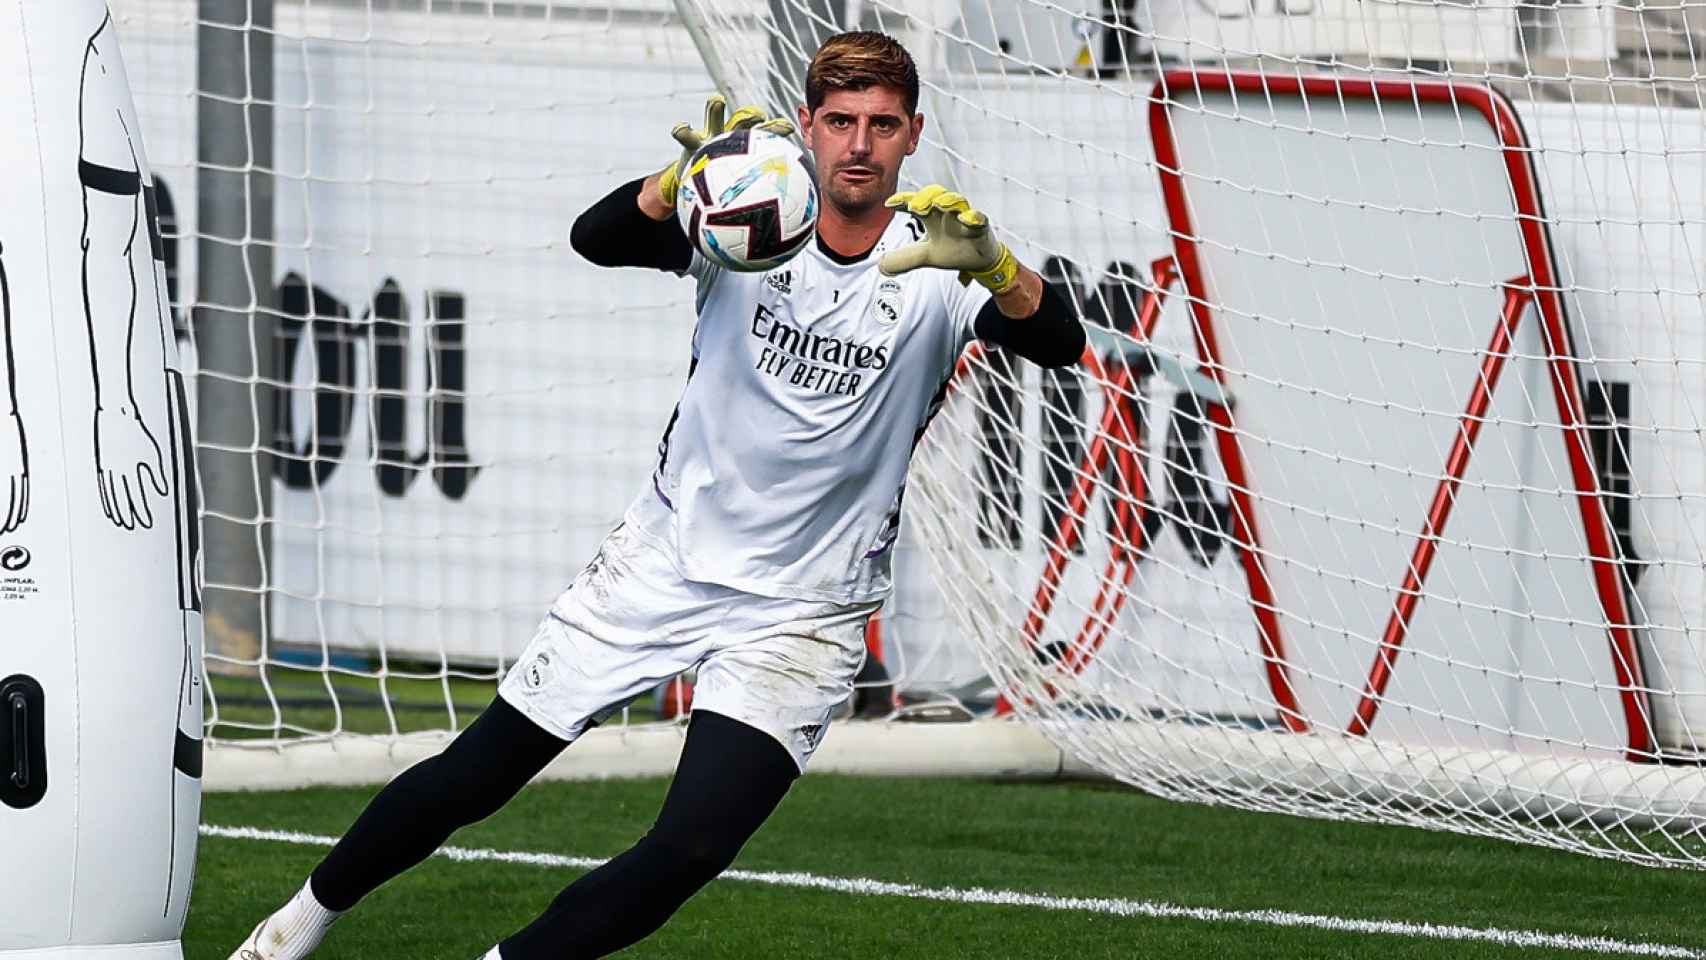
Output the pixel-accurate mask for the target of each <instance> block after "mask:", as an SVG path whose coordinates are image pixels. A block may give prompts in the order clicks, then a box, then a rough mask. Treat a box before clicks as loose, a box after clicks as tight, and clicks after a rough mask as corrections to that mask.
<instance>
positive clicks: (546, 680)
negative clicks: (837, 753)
mask: <svg viewBox="0 0 1706 960" xmlns="http://www.w3.org/2000/svg"><path fill="white" fill-rule="evenodd" d="M878 606H880V604H878V603H859V604H844V603H826V602H822V601H815V600H787V599H778V598H775V597H760V596H755V595H753V594H750V593H743V592H742V591H739V590H735V589H733V588H730V587H724V586H719V585H717V584H712V583H697V582H694V581H690V580H686V579H684V578H683V577H682V576H681V574H680V573H679V572H678V571H677V570H676V567H675V564H674V563H673V562H672V561H671V559H670V557H669V555H668V553H666V552H665V550H664V549H663V548H661V547H659V546H657V545H656V544H653V543H652V542H650V541H649V540H646V539H643V538H642V537H641V536H640V535H638V534H636V533H635V532H634V531H633V530H631V529H629V528H628V527H627V526H626V525H624V526H621V527H617V528H616V529H615V530H614V531H612V532H611V534H610V536H609V537H607V538H605V541H604V544H603V546H601V547H600V548H599V551H598V556H596V557H594V558H593V561H592V563H590V564H588V565H587V568H586V569H585V570H583V571H582V572H581V574H580V576H578V577H576V578H575V581H574V582H573V583H571V584H569V587H568V589H566V590H564V591H563V593H562V595H561V596H559V597H558V598H557V601H556V602H555V603H554V604H552V605H551V612H550V613H548V614H547V615H546V616H545V619H544V620H543V621H542V622H541V623H540V624H539V630H538V632H537V633H535V634H534V636H533V640H532V642H531V643H529V644H528V645H527V649H526V650H524V651H522V654H521V657H520V659H518V660H517V661H516V662H515V665H514V666H513V667H511V668H510V670H509V673H508V674H507V675H505V677H504V679H503V683H502V684H500V685H499V686H498V694H499V696H502V697H503V698H504V700H505V701H507V702H508V703H509V704H510V705H511V706H513V707H515V708H516V709H517V710H520V711H521V712H522V713H523V714H525V715H526V716H527V717H528V718H529V719H531V720H532V721H533V722H534V723H537V724H538V725H539V726H541V727H543V728H544V729H545V730H547V731H549V732H551V733H552V734H554V735H556V736H558V737H561V738H563V739H564V740H573V739H575V738H576V737H578V736H580V735H581V734H582V733H585V732H586V730H587V729H588V728H589V727H591V726H593V725H595V724H597V723H600V722H603V721H604V720H605V719H606V718H608V717H609V716H610V715H612V714H614V713H615V712H617V711H618V710H620V709H622V707H624V706H626V705H627V704H628V703H629V702H630V701H632V700H633V699H634V698H635V697H638V696H640V695H641V694H643V693H646V692H648V691H650V690H652V689H654V688H655V687H657V685H658V684H660V683H662V682H663V681H665V680H669V679H671V678H673V677H675V676H678V675H679V674H681V673H683V672H684V671H687V670H690V669H693V668H694V667H697V668H698V670H699V676H698V682H697V683H696V684H695V686H694V690H693V707H694V709H705V710H711V711H714V712H716V713H720V714H722V715H723V716H726V717H731V718H733V719H735V720H739V721H741V722H742V723H745V724H747V725H748V726H752V727H756V728H758V729H759V730H763V731H764V732H765V733H768V734H770V735H771V736H773V737H775V738H776V740H777V741H778V742H779V743H781V744H782V746H783V747H784V748H786V749H787V751H788V753H789V754H791V755H792V756H793V758H794V762H795V763H797V764H798V765H799V767H800V770H801V771H804V770H805V768H806V762H807V760H809V759H810V758H811V755H812V753H813V751H815V750H816V749H817V746H818V744H819V743H820V742H821V741H822V738H823V733H824V730H825V729H826V728H827V727H828V726H829V718H830V715H831V713H832V712H833V711H834V710H835V708H836V706H837V705H839V704H840V703H841V702H842V701H844V700H846V699H847V698H848V697H849V696H851V695H852V693H853V677H854V676H855V675H856V674H857V673H858V672H859V668H860V667H861V666H862V665H863V664H864V662H865V622H866V621H867V620H869V619H870V617H871V614H873V613H875V612H876V610H877V607H878Z"/></svg>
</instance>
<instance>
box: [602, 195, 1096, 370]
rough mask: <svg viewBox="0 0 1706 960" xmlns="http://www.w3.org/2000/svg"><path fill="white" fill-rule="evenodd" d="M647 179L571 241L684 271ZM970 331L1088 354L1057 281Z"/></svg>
mask: <svg viewBox="0 0 1706 960" xmlns="http://www.w3.org/2000/svg"><path fill="white" fill-rule="evenodd" d="M644 183H645V180H643V179H641V180H634V181H631V182H629V183H624V184H622V185H621V186H619V187H617V188H616V189H615V190H612V191H611V192H610V193H609V194H608V195H607V196H605V198H604V199H602V200H600V201H598V202H597V203H595V204H593V205H592V206H591V207H588V208H587V210H586V212H585V213H582V214H581V215H580V217H579V218H577V219H576V220H575V225H574V228H573V229H572V230H571V231H570V232H569V244H570V245H571V246H573V247H574V249H575V252H576V253H578V254H580V255H581V256H583V257H585V258H586V259H587V260H588V261H590V262H592V263H594V264H597V265H598V266H601V267H649V268H651V269H653V270H669V271H672V272H675V273H681V272H683V271H685V270H686V269H687V267H688V265H689V264H691V263H692V262H693V247H692V245H691V244H689V243H688V241H687V236H686V235H685V234H683V233H682V232H681V226H680V224H678V223H676V221H675V218H673V217H671V218H670V219H668V220H653V219H652V218H651V217H648V216H646V214H645V212H644V211H642V210H641V209H640V207H639V197H640V187H641V186H642V185H643V184H644ZM972 330H973V332H974V333H976V334H977V338H978V339H979V340H982V341H984V342H986V343H992V344H995V345H996V346H999V347H1005V348H1006V349H1008V350H1011V351H1012V352H1013V353H1015V354H1018V355H1019V356H1021V357H1024V358H1025V359H1026V360H1029V361H1031V362H1032V363H1034V364H1037V365H1038V366H1042V367H1065V366H1070V365H1072V364H1074V363H1076V362H1078V358H1079V357H1080V356H1082V355H1083V353H1084V343H1085V334H1084V327H1083V325H1082V324H1080V323H1079V322H1078V317H1077V316H1076V315H1075V312H1074V311H1073V309H1072V307H1071V305H1070V304H1068V303H1067V301H1066V298H1065V297H1062V296H1061V295H1060V292H1059V291H1058V290H1056V289H1055V287H1054V284H1051V283H1049V282H1047V281H1044V282H1043V293H1042V298H1041V299H1040V300H1039V301H1038V303H1037V309H1036V310H1035V311H1034V312H1033V313H1032V314H1031V315H1030V316H1028V317H1019V318H1015V317H1009V316H1007V315H1006V314H1004V313H1002V312H1001V308H1000V307H999V306H997V305H996V303H995V301H994V300H993V299H991V300H990V301H989V302H988V303H986V304H984V305H983V308H982V309H981V310H979V311H978V314H977V319H976V321H975V322H974V324H973V327H972Z"/></svg>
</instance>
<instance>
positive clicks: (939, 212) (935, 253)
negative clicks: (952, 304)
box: [877, 184, 1019, 295]
mask: <svg viewBox="0 0 1706 960" xmlns="http://www.w3.org/2000/svg"><path fill="white" fill-rule="evenodd" d="M884 203H885V205H886V206H888V207H889V208H890V209H892V210H905V211H906V212H907V213H910V214H912V215H913V216H915V217H917V218H918V219H919V221H920V222H922V223H923V224H924V239H923V240H920V241H918V242H917V243H909V244H907V245H906V246H904V247H901V248H900V249H899V250H892V251H890V252H888V253H885V254H883V258H882V260H880V261H878V263H877V268H878V269H880V270H882V272H883V273H885V274H888V275H889V276H893V275H895V274H897V273H905V272H907V271H908V270H916V269H918V268H919V267H940V268H942V269H944V270H958V271H960V276H961V277H962V278H969V279H971V280H976V281H977V282H978V283H981V284H983V285H984V286H986V287H988V288H989V290H990V292H991V293H994V294H997V295H1000V294H1003V293H1006V292H1007V291H1009V290H1011V289H1013V285H1014V284H1016V283H1018V282H1019V261H1018V260H1017V259H1015V258H1014V256H1013V251H1011V250H1009V249H1007V245H1006V244H1005V243H1002V242H1001V241H999V240H997V239H995V236H994V234H992V233H991V232H990V230H989V218H988V217H986V216H984V215H983V214H982V213H980V212H978V211H976V210H973V209H972V206H971V204H970V203H968V202H967V201H966V198H965V197H962V196H960V195H959V194H957V193H954V192H953V191H951V190H948V189H947V188H946V187H942V186H939V185H937V184H931V185H930V186H928V187H925V188H924V189H922V190H919V191H917V192H914V193H897V194H895V195H894V196H892V197H890V198H888V200H886V201H884Z"/></svg>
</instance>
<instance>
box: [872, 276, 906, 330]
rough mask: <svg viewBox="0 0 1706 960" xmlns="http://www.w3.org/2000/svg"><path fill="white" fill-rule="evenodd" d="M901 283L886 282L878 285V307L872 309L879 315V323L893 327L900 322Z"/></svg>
mask: <svg viewBox="0 0 1706 960" xmlns="http://www.w3.org/2000/svg"><path fill="white" fill-rule="evenodd" d="M900 305H901V296H900V281H899V280H895V279H892V278H891V279H888V280H884V281H883V282H882V283H880V284H878V285H877V300H876V305H875V306H874V307H873V308H872V309H873V310H875V312H876V314H877V322H878V323H881V324H883V325H885V326H893V325H894V324H897V323H899V322H900Z"/></svg>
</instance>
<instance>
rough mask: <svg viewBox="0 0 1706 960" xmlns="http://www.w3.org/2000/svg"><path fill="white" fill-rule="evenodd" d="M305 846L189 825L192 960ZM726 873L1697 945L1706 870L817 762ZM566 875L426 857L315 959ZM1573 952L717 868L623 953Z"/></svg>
mask: <svg viewBox="0 0 1706 960" xmlns="http://www.w3.org/2000/svg"><path fill="white" fill-rule="evenodd" d="M664 788H665V784H664V782H663V781H660V780H642V781H628V782H609V783H592V784H549V785H537V786H533V787H530V788H528V789H527V790H525V791H523V793H522V794H521V795H520V796H519V797H517V798H516V799H515V801H514V802H512V803H511V804H510V806H509V807H507V808H505V809H504V810H503V811H502V812H501V813H499V814H498V815H497V816H495V817H493V818H492V819H490V820H488V821H486V822H485V823H482V824H478V825H476V826H474V827H470V828H468V829H467V830H464V831H462V832H461V833H459V834H458V835H457V836H456V837H455V838H453V840H452V841H451V842H452V843H454V844H457V845H460V846H474V847H493V848H498V849H504V850H526V851H537V852H548V853H558V854H567V855H577V856H596V857H606V856H610V855H613V854H615V853H617V852H619V851H620V850H622V849H623V848H625V847H626V846H627V845H628V844H629V843H631V842H632V841H633V840H634V839H636V838H637V837H639V836H640V834H641V833H643V832H644V831H645V829H646V827H647V826H648V825H649V824H650V822H651V819H652V817H653V815H654V814H655V812H656V808H657V805H658V803H659V802H660V801H661V800H662V797H663V791H664ZM370 792H371V791H370V790H367V789H358V790H348V789H316V790H304V791H295V792H291V793H277V794H214V795H209V796H208V797H207V798H206V803H205V806H204V809H203V816H202V819H203V821H204V822H206V823H209V824H219V825H225V826H252V827H261V828H267V829H282V830H296V831H303V832H307V833H316V834H331V835H335V834H337V833H339V832H341V831H342V830H343V829H344V828H345V827H346V826H347V825H348V824H349V823H350V821H351V820H352V819H353V818H354V816H355V815H356V813H357V812H359V810H360V809H361V807H362V805H363V803H364V802H365V801H366V798H367V796H368V795H369V794H370ZM323 853H324V850H323V849H321V848H315V847H308V846H296V845H288V844H282V843H268V842H260V841H253V840H231V839H221V838H203V840H202V849H201V854H200V860H199V872H198V874H197V878H196V892H195V899H194V900H193V901H192V905H191V911H190V919H189V926H188V929H187V930H186V932H185V954H186V957H187V958H188V960H222V958H224V957H225V956H226V955H227V954H228V952H229V951H230V950H231V949H232V947H233V946H234V945H235V944H236V943H237V942H238V941H239V940H240V939H241V938H242V937H243V936H244V935H245V934H247V933H248V931H249V928H250V927H252V926H253V925H254V923H255V922H256V921H257V920H258V919H259V918H260V916H262V915H263V914H264V913H266V912H267V911H269V910H271V909H273V908H274V907H276V906H277V905H278V904H279V903H281V902H283V900H284V899H286V898H287V897H288V896H289V895H290V894H291V893H292V892H293V891H294V890H295V889H296V888H297V886H298V885H300V883H301V882H302V878H303V877H304V876H305V875H306V873H307V872H308V870H309V869H311V868H312V866H313V865H314V864H315V863H316V862H317V861H318V859H319V857H320V856H321V855H322V854H323ZM736 866H737V867H743V868H747V869H753V870H794V871H807V872H811V873H816V874H820V875H830V876H839V877H866V878H872V879H880V880H889V881H898V882H909V883H917V884H922V885H928V886H955V887H962V888H964V887H973V886H982V887H988V888H1002V889H1012V890H1021V891H1025V892H1030V893H1044V894H1054V895H1061V896H1098V897H1118V898H1125V899H1142V900H1158V901H1166V902H1169V903H1174V904H1180V905H1184V906H1200V907H1212V908H1219V909H1276V910H1285V911H1293V912H1299V913H1313V914H1330V915H1335V916H1339V917H1345V918H1354V919H1368V920H1403V921H1411V922H1424V923H1435V924H1458V925H1464V926H1472V927H1482V926H1490V927H1500V928H1503V929H1507V930H1516V929H1533V930H1541V931H1545V932H1551V933H1571V934H1579V935H1584V936H1604V937H1613V938H1617V939H1622V940H1630V941H1647V942H1659V943H1666V944H1676V945H1681V946H1685V947H1690V948H1693V949H1699V950H1706V922H1702V921H1701V920H1700V919H1698V917H1699V915H1698V914H1696V913H1695V912H1694V908H1695V906H1696V905H1697V904H1699V903H1700V902H1701V900H1702V897H1703V896H1706V874H1702V873H1696V872H1688V871H1675V870H1653V869H1650V868H1642V867H1634V866H1630V865H1626V864H1619V863H1612V862H1607V861H1602V860H1593V859H1589V858H1585V857H1580V856H1574V855H1570V854H1564V853H1558V852H1554V851H1548V850H1538V849H1533V848H1527V847H1519V846H1516V845H1513V844H1507V843H1502V842H1497V841H1489V840H1479V839H1472V838H1465V837H1457V836H1451V835H1446V834H1434V833H1428V832H1424V831H1419V830H1413V829H1407V828H1398V827H1378V826H1371V825H1359V824H1333V823H1322V822H1317V821H1308V820H1302V819H1296V818H1290V817H1283V816H1277V815H1258V814H1249V813H1241V812H1235V811H1226V810H1219V809H1211V808H1205V807H1197V806H1188V805H1182V804H1172V803H1166V802H1163V801H1160V800H1155V799H1152V798H1149V797H1144V796H1140V795H1137V794H1135V793H1132V792H1130V791H1126V790H1123V789H1117V788H1112V787H1101V786H1093V785H1085V784H1046V785H1038V784H992V783H982V782H972V781H941V780H888V779H875V778H870V779H867V778H845V777H829V776H813V777H808V778H806V779H804V780H802V781H801V782H800V783H799V784H798V785H796V786H795V788H794V790H793V792H792V793H791V794H790V796H789V797H788V799H787V801H786V802H785V803H784V804H783V805H782V808H781V810H780V811H778V812H777V814H776V816H775V817H774V818H772V820H771V822H770V823H769V824H767V825H766V826H765V828H764V829H763V830H762V831H760V833H759V835H758V836H757V837H756V838H754V839H753V841H752V842H751V843H750V844H748V846H747V848H746V850H745V851H744V852H743V853H742V855H741V858H740V860H739V861H738V862H737V864H736ZM576 875H577V872H576V871H571V870H565V869H549V868H541V867H532V866H521V865H513V864H498V863H453V862H450V861H447V860H443V859H439V858H435V859H433V860H429V861H428V862H427V863H426V864H423V865H422V866H421V867H419V868H417V869H415V870H414V871H411V872H410V873H408V874H406V875H404V876H403V877H401V878H399V879H398V880H396V881H394V882H393V883H391V884H389V885H387V886H386V887H384V888H382V889H381V890H379V891H378V892H376V893H375V894H373V895H372V896H371V897H369V898H368V900H367V901H366V902H364V903H363V904H362V905H361V906H360V908H359V909H358V910H356V911H355V912H354V913H353V914H351V916H350V917H348V918H346V919H344V920H343V921H341V922H340V923H339V924H338V926H337V927H336V928H335V930H334V932H333V934H332V937H331V938H330V939H329V940H328V941H327V943H326V945H325V946H324V947H323V948H322V951H321V952H320V953H319V954H317V956H323V957H333V958H336V957H352V958H353V957H360V958H374V960H380V958H388V957H397V958H403V957H407V958H411V960H415V958H419V960H429V958H446V960H474V958H477V957H479V956H480V955H481V954H482V953H483V952H484V951H485V950H486V949H487V948H488V947H490V945H491V944H492V943H494V942H496V941H498V940H500V939H502V938H503V937H504V936H505V935H507V934H508V933H510V932H512V931H513V930H515V929H517V928H518V927H520V926H522V925H524V924H525V923H527V922H528V921H529V920H530V919H531V918H532V917H533V916H534V915H536V914H537V913H538V912H539V911H540V910H541V909H543V908H544V907H545V906H546V904H548V903H549V902H550V899H551V897H552V896H554V895H555V893H556V891H557V890H558V889H559V888H560V887H562V886H563V885H564V884H566V883H568V882H569V881H571V880H572V879H573V878H574V877H575V876H576ZM1376 953H1378V954H1379V955H1380V956H1381V957H1382V958H1383V960H1388V958H1412V957H1413V958H1436V957H1454V958H1455V957H1488V958H1493V957H1497V958H1506V957H1509V958H1516V957H1537V956H1553V955H1556V956H1577V957H1579V956H1584V955H1585V954H1582V953H1564V952H1562V951H1546V950H1539V949H1534V948H1528V949H1520V948H1516V947H1503V946H1495V945H1490V944H1482V943H1472V942H1463V941H1434V940H1427V939H1423V938H1419V937H1404V936H1393V935H1371V934H1350V933H1340V932H1332V931H1324V930H1313V929H1293V928H1281V927H1272V926H1260V925H1254V924H1238V923H1211V922H1204V921H1198V920H1173V919H1166V920H1162V919H1145V918H1137V919H1127V918H1116V917H1108V916H1095V915H1088V914H1082V913H1067V912H1055V911H1046V910H1040V909H1034V908H1021V907H992V906H973V905H958V904H944V903H935V902H924V901H917V900H903V899H897V898H885V897H860V896H852V895H847V894H839V893H828V892H817V891H807V890H797V889H783V888H775V887H766V886H761V885H755V884H751V883H740V882H735V881H731V880H721V881H718V882H716V883H713V884H712V885H711V886H710V887H709V888H707V889H706V890H705V891H704V892H703V893H701V894H700V895H699V896H698V897H696V898H695V899H694V900H693V901H691V902H690V903H689V904H688V905H687V907H686V908H685V909H684V910H683V911H682V912H681V913H680V914H678V915H677V916H676V918H675V919H674V920H673V921H671V923H670V924H669V925H668V926H666V927H665V928H664V929H663V930H662V931H661V932H659V933H658V934H657V935H655V936H653V937H652V938H651V939H649V940H646V941H644V942H642V943H641V944H639V945H638V946H636V947H634V948H631V949H630V950H629V951H627V952H626V953H624V954H623V956H633V957H656V958H687V957H694V958H724V957H727V958H734V957H741V958H766V957H778V958H780V957H789V958H793V957H919V958H929V960H951V958H959V957H966V958H971V957H976V958H979V960H987V958H990V957H997V958H1005V957H1038V958H1052V957H1063V958H1064V957H1073V958H1093V957H1110V958H1112V957H1122V958H1123V957H1137V956H1155V957H1175V956H1178V957H1204V958H1222V957H1224V958H1245V957H1249V958H1256V957H1263V958H1267V957H1275V958H1286V957H1310V958H1314V957H1367V956H1371V955H1375V954H1376Z"/></svg>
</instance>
